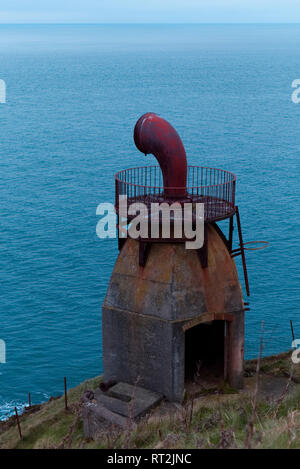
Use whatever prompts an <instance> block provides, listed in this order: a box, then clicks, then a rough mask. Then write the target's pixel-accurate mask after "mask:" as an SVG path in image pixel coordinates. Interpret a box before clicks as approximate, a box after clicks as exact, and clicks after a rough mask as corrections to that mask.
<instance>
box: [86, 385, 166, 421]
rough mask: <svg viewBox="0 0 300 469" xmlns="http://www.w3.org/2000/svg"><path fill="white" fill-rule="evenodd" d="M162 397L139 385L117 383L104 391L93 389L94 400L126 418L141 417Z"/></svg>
mask: <svg viewBox="0 0 300 469" xmlns="http://www.w3.org/2000/svg"><path fill="white" fill-rule="evenodd" d="M162 398H163V395H162V394H158V393H155V392H152V391H148V390H147V389H143V388H141V387H140V386H132V385H130V384H127V383H118V384H116V385H115V386H113V387H112V388H111V389H110V390H109V391H107V392H106V393H104V392H102V391H101V390H100V389H98V390H97V391H95V400H96V401H97V403H99V404H102V405H103V406H105V407H106V409H108V410H110V411H112V412H115V413H117V414H119V415H122V416H124V417H127V418H133V419H136V418H138V417H142V416H143V415H145V414H146V413H147V412H149V410H151V409H152V408H153V407H154V406H156V405H157V404H158V403H159V402H160V401H161V400H162Z"/></svg>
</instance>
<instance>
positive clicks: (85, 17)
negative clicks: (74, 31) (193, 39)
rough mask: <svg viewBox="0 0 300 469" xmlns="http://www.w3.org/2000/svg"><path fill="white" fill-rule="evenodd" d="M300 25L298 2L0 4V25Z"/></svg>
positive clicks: (36, 0) (56, 0)
mask: <svg viewBox="0 0 300 469" xmlns="http://www.w3.org/2000/svg"><path fill="white" fill-rule="evenodd" d="M39 22H41V23H56V22H57V23H190V22H191V23H203V22H206V23H207V22H208V23H219V22H221V23H222V22H230V23H232V22H255V23H256V22H266V23H268V22H279V23H284V22H292V23H293V22H300V0H0V23H39Z"/></svg>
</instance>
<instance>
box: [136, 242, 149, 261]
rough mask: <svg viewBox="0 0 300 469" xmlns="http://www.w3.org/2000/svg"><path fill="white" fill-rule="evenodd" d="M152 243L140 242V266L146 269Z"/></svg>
mask: <svg viewBox="0 0 300 469" xmlns="http://www.w3.org/2000/svg"><path fill="white" fill-rule="evenodd" d="M150 248H151V243H146V242H144V241H139V265H140V267H145V265H146V262H147V259H148V255H149V252H150Z"/></svg>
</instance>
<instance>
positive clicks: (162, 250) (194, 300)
mask: <svg viewBox="0 0 300 469" xmlns="http://www.w3.org/2000/svg"><path fill="white" fill-rule="evenodd" d="M207 240H208V266H207V267H206V268H203V267H202V266H201V262H200V259H199V256H198V253H197V251H196V250H187V249H185V245H184V244H178V243H159V244H155V243H153V244H152V245H151V249H150V252H149V255H148V258H147V263H146V265H145V267H141V266H139V243H138V242H137V241H135V240H133V239H128V240H127V241H126V243H125V245H124V246H123V248H122V250H121V252H120V254H119V257H118V259H117V262H116V264H115V267H114V270H113V273H112V276H111V279H110V283H109V287H108V291H107V294H106V297H105V300H104V304H103V306H104V307H105V306H107V307H109V308H117V309H120V310H125V311H130V312H132V313H136V314H139V315H143V316H152V317H159V318H161V319H165V320H169V321H170V320H171V321H178V320H179V321H180V320H183V321H184V320H189V319H193V318H195V317H197V316H199V315H201V314H205V313H231V314H234V313H235V312H240V311H241V310H242V309H243V308H244V304H243V297H242V290H241V286H240V283H239V279H238V274H237V270H236V266H235V263H234V260H233V259H232V258H231V256H230V254H229V252H228V249H227V247H226V246H225V244H224V241H223V240H222V238H221V236H220V235H219V234H218V233H217V231H216V229H215V227H214V226H213V225H208V229H207Z"/></svg>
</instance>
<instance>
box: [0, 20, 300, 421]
mask: <svg viewBox="0 0 300 469" xmlns="http://www.w3.org/2000/svg"><path fill="white" fill-rule="evenodd" d="M299 43H300V25H262V24H261V25H222V24H219V25H1V26H0V79H2V80H5V82H6V86H7V101H6V104H0V126H1V127H0V129H1V139H0V165H1V172H0V181H1V182H0V186H1V198H0V224H1V225H0V226H1V232H0V233H1V242H0V295H1V297H0V298H1V301H0V339H2V340H4V341H5V343H6V347H7V354H6V363H5V364H0V418H4V417H5V416H7V415H9V414H10V413H11V412H12V411H13V408H14V406H15V405H17V406H18V407H19V408H22V407H23V406H24V404H25V403H26V401H27V396H28V392H31V396H32V401H33V403H39V402H42V401H45V400H47V399H48V398H49V397H50V396H52V395H58V394H60V393H62V392H63V384H64V383H63V378H64V376H66V377H67V379H68V385H69V386H75V385H77V384H79V383H80V382H82V381H83V380H85V379H87V378H89V377H92V376H94V375H97V374H99V373H101V370H102V358H101V357H102V353H101V304H102V301H103V298H104V295H105V291H106V288H107V284H108V281H109V277H110V274H111V271H112V269H113V266H114V263H115V260H116V257H117V254H118V251H117V242H116V240H113V239H112V240H108V239H106V240H101V239H99V238H98V237H97V235H96V224H97V222H98V220H99V217H97V216H96V208H97V206H98V204H99V203H101V202H113V200H114V174H115V172H117V171H118V170H120V169H124V168H128V167H134V166H139V165H141V166H143V165H145V164H146V165H147V164H149V165H150V164H153V163H155V159H154V157H152V156H147V157H145V156H144V155H142V154H141V153H139V152H138V151H137V149H136V148H135V146H134V143H133V136H132V134H133V127H134V124H135V122H136V120H137V119H138V118H139V117H140V115H141V114H143V113H145V112H148V111H152V112H156V113H157V114H159V115H161V116H162V117H164V118H165V119H167V120H169V121H170V122H171V123H172V124H173V125H174V126H175V128H176V129H177V131H178V132H179V134H180V135H181V137H182V140H183V142H184V145H185V148H186V152H187V156H188V162H189V164H195V165H203V166H211V167H218V168H223V169H226V170H229V171H232V172H234V173H235V174H236V175H237V178H238V180H237V204H238V205H239V209H240V214H241V221H242V227H243V234H244V240H245V241H255V240H266V241H269V242H270V246H269V248H267V249H265V250H263V251H254V252H248V253H247V265H248V270H249V279H250V288H251V297H250V306H251V311H249V312H247V318H246V356H247V357H248V358H251V357H255V356H256V355H257V353H258V349H259V337H260V333H261V322H262V321H264V323H265V336H264V339H265V340H264V343H265V344H264V354H270V353H277V352H282V351H285V350H288V349H289V348H290V346H291V340H292V339H291V330H290V320H291V319H292V320H293V324H294V330H295V334H296V336H297V337H298V338H300V298H299V293H300V288H299V280H300V275H299V260H300V259H299V237H300V204H299V184H300V165H299V158H300V104H299V105H297V104H294V103H293V102H292V100H291V95H292V92H293V88H292V86H291V85H292V82H293V80H295V79H298V78H300V54H299ZM235 236H236V233H235ZM237 243H238V240H237V238H236V237H235V244H237ZM237 264H238V266H239V271H240V275H241V283H242V285H243V277H242V269H241V260H240V258H237Z"/></svg>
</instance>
